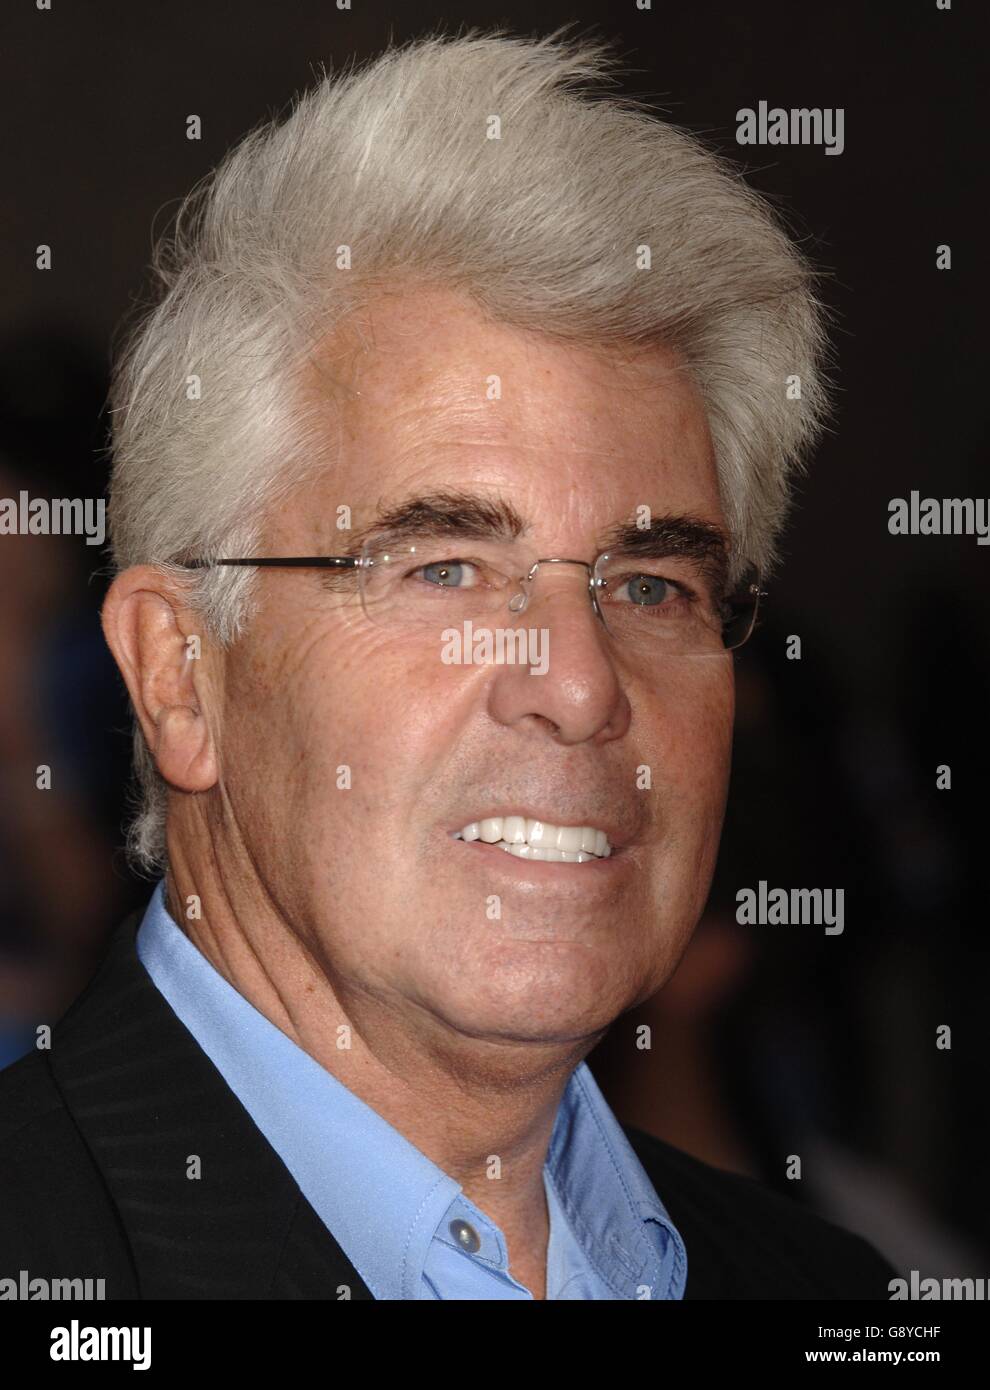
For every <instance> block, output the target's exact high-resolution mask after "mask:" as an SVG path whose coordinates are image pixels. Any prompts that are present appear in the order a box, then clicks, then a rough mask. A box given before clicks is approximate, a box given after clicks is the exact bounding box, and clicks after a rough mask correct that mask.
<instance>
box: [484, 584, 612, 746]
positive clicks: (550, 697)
mask: <svg viewBox="0 0 990 1390" xmlns="http://www.w3.org/2000/svg"><path fill="white" fill-rule="evenodd" d="M538 564H539V569H537V571H536V574H535V575H534V580H535V579H536V578H540V579H542V583H535V582H534V580H528V579H527V582H526V583H525V585H524V592H525V595H526V603H525V605H524V606H523V607H522V609H521V611H516V612H514V614H513V621H514V625H515V626H516V627H523V628H524V629H525V630H526V631H527V633H528V637H527V641H528V651H529V652H530V656H531V661H530V665H528V666H525V665H506V666H500V667H498V668H497V672H496V675H495V676H494V678H493V680H492V682H491V685H490V686H489V688H488V689H489V710H490V713H491V715H492V717H493V718H494V719H497V720H498V721H499V722H500V723H503V724H506V725H509V726H512V727H519V726H522V725H526V724H531V725H533V727H534V728H535V727H540V728H543V729H546V728H547V726H549V728H550V731H551V733H552V735H553V737H555V738H556V739H557V740H558V741H559V742H561V743H564V744H572V743H583V742H589V741H591V742H601V743H605V742H608V741H610V740H611V739H614V738H621V737H622V735H623V734H624V733H625V732H626V730H627V729H628V727H629V722H630V719H631V706H630V703H629V699H628V697H627V695H626V693H625V690H624V689H623V686H622V683H621V681H620V680H619V675H618V671H617V669H616V665H615V662H614V660H613V653H612V651H611V648H610V645H609V640H608V636H607V634H606V632H605V628H604V627H603V625H602V622H601V620H600V619H599V618H598V616H597V614H596V612H595V608H594V605H593V603H592V601H591V596H590V592H589V582H588V581H589V573H590V567H589V566H588V565H587V564H585V562H584V561H580V560H576V561H572V560H561V561H555V562H547V561H542V560H541V561H539V562H538ZM572 566H573V567H574V568H571V567H572ZM577 567H580V568H577ZM534 653H535V654H536V655H537V662H536V663H534V662H533V661H532V656H533V654H534ZM541 663H542V664H541ZM538 671H543V674H539V673H538Z"/></svg>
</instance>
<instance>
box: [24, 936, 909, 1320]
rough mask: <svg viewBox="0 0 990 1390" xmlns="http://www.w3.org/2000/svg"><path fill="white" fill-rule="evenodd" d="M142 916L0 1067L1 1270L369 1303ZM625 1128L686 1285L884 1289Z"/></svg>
mask: <svg viewBox="0 0 990 1390" xmlns="http://www.w3.org/2000/svg"><path fill="white" fill-rule="evenodd" d="M140 917H141V914H139V913H135V914H133V915H132V916H130V917H129V918H127V919H126V921H124V922H123V923H122V924H121V926H120V927H119V928H118V929H117V930H116V931H115V932H114V933H113V935H112V936H111V937H110V939H109V941H108V945H107V950H106V952H105V954H104V956H103V958H102V961H101V963H100V966H99V968H98V970H97V972H96V974H95V975H94V977H93V979H92V980H91V981H90V983H89V985H88V986H87V987H86V989H85V990H84V992H83V993H82V994H81V995H80V996H79V998H78V999H77V1000H76V1001H75V1003H74V1004H73V1005H72V1007H71V1008H70V1009H69V1011H68V1012H67V1013H66V1014H65V1016H64V1018H63V1019H62V1020H61V1021H60V1022H59V1023H58V1024H57V1025H56V1027H55V1028H54V1029H53V1033H52V1046H51V1049H50V1050H42V1051H34V1052H32V1053H30V1054H29V1055H28V1056H26V1057H24V1058H22V1059H21V1060H20V1061H17V1062H15V1063H14V1064H13V1065H12V1066H10V1067H8V1068H6V1070H4V1071H2V1072H0V1278H14V1279H17V1278H18V1276H19V1271H20V1270H22V1269H23V1270H26V1271H27V1273H28V1277H29V1278H36V1277H38V1276H42V1277H44V1278H46V1279H53V1278H79V1279H83V1278H93V1279H101V1278H102V1279H105V1280H106V1297H107V1298H108V1299H121V1298H145V1299H214V1298H225V1299H229V1298H236V1299H332V1300H337V1299H339V1298H341V1297H347V1296H348V1295H347V1294H346V1293H344V1292H343V1290H344V1288H345V1287H346V1289H347V1290H349V1296H350V1297H351V1298H361V1299H370V1298H372V1294H371V1292H370V1291H369V1290H368V1289H367V1288H366V1286H365V1285H364V1283H363V1282H362V1280H361V1277H360V1275H359V1274H358V1273H357V1271H356V1270H355V1269H354V1267H353V1265H352V1264H351V1262H350V1260H349V1259H348V1258H347V1256H346V1255H345V1254H344V1252H343V1251H342V1250H341V1248H340V1246H339V1245H338V1244H337V1242H336V1241H335V1240H334V1238H333V1236H332V1235H331V1234H330V1232H329V1231H328V1230H327V1229H326V1227H325V1226H324V1225H323V1223H322V1221H321V1220H320V1218H319V1217H318V1216H317V1215H316V1213H315V1212H314V1210H313V1208H312V1207H311V1206H310V1205H309V1203H308V1202H307V1201H306V1199H305V1197H304V1196H303V1195H302V1193H301V1192H300V1190H299V1187H298V1185H297V1184H296V1182H295V1180H294V1179H293V1178H292V1176H291V1174H290V1173H289V1172H288V1170H287V1169H286V1167H285V1165H284V1164H283V1162H282V1160H281V1159H280V1158H279V1156H278V1154H277V1153H276V1152H275V1151H274V1149H273V1148H272V1147H271V1145H270V1144H269V1143H268V1141H267V1139H266V1138H265V1137H264V1135H263V1134H262V1133H261V1132H260V1130H259V1129H258V1128H257V1127H256V1126H255V1124H254V1121H253V1120H252V1119H251V1117H250V1115H249V1114H248V1113H247V1111H246V1110H245V1109H244V1107H243V1106H242V1105H241V1103H240V1101H239V1100H238V1099H237V1097H236V1096H235V1095H234V1093H233V1092H232V1091H231V1090H230V1088H229V1087H228V1085H227V1083H226V1082H225V1081H224V1079H223V1077H222V1076H221V1075H220V1073H219V1072H218V1071H217V1069H216V1068H215V1066H214V1065H213V1063H212V1062H211V1061H210V1059H209V1058H208V1057H207V1056H206V1054H205V1053H204V1052H203V1051H202V1049H201V1048H200V1047H199V1045H198V1044H197V1043H196V1041H195V1040H194V1039H193V1037H192V1035H191V1034H190V1033H189V1031H188V1030H187V1029H186V1027H185V1026H184V1024H182V1023H181V1022H180V1021H179V1019H178V1018H177V1017H176V1016H175V1014H174V1013H173V1012H172V1009H171V1008H170V1006H169V1005H168V1003H167V1002H166V1001H165V999H164V998H163V996H162V995H161V994H160V993H159V992H158V990H157V988H156V987H155V985H154V983H153V982H152V980H151V977H150V976H149V975H148V973H147V971H146V970H145V968H144V966H143V965H142V964H141V961H140V959H139V958H138V955H137V950H136V944H135V940H136V935H137V928H138V926H139V925H140ZM626 1133H627V1135H628V1136H629V1139H630V1141H631V1143H632V1145H633V1147H634V1148H635V1150H636V1153H637V1154H638V1156H639V1159H640V1161H641V1162H642V1164H643V1166H644V1168H645V1169H646V1172H647V1173H648V1174H649V1177H650V1180H651V1182H652V1183H653V1185H654V1187H655V1188H656V1191H657V1193H658V1195H659V1197H660V1199H661V1201H662V1202H663V1203H664V1205H665V1206H666V1208H667V1210H668V1212H669V1213H670V1216H671V1219H672V1220H673V1222H674V1224H675V1226H676V1227H677V1228H678V1230H679V1231H680V1233H681V1235H682V1237H683V1239H684V1243H685V1246H686V1249H687V1256H688V1280H687V1291H686V1297H687V1298H689V1299H702V1298H704V1299H767V1298H772V1299H776V1298H784V1299H820V1298H828V1299H844V1298H868V1299H887V1298H888V1297H889V1293H888V1289H887V1283H888V1280H890V1279H892V1278H894V1277H895V1276H896V1272H895V1271H894V1270H893V1269H892V1268H891V1267H890V1266H889V1265H888V1264H887V1263H886V1261H884V1260H882V1259H881V1257H880V1256H879V1255H878V1254H877V1253H876V1251H875V1250H873V1248H872V1247H871V1246H870V1245H868V1244H867V1243H866V1242H865V1241H863V1240H861V1239H860V1238H859V1237H857V1236H853V1235H850V1234H848V1233H847V1232H845V1231H842V1230H840V1229H839V1228H838V1227H836V1226H833V1225H831V1224H830V1223H828V1222H826V1221H824V1220H822V1219H821V1218H819V1217H817V1216H815V1215H813V1214H812V1213H811V1212H809V1211H808V1210H806V1209H805V1208H804V1207H803V1206H801V1205H800V1204H799V1203H798V1202H796V1201H794V1200H792V1199H790V1198H788V1197H784V1196H780V1195H778V1194H777V1193H775V1192H773V1191H772V1190H770V1189H769V1188H767V1187H764V1186H763V1185H761V1184H759V1183H756V1182H753V1181H751V1180H750V1179H747V1178H742V1177H739V1176H736V1175H734V1174H731V1173H726V1172H722V1171H720V1170H718V1169H715V1168H712V1167H710V1166H708V1165H707V1164H705V1163H701V1162H699V1161H698V1160H697V1159H694V1158H691V1157H690V1156H689V1155H687V1154H685V1153H682V1152H681V1151H680V1150H678V1149H675V1148H672V1147H671V1146H670V1145H669V1144H665V1143H663V1142H661V1141H660V1140H659V1139H654V1138H652V1137H651V1136H649V1135H647V1134H644V1133H642V1132H640V1131H638V1130H635V1129H627V1130H626ZM191 1155H197V1156H198V1157H199V1160H200V1162H201V1177H200V1178H199V1179H198V1180H191V1179H190V1178H188V1177H187V1176H186V1174H187V1165H188V1162H189V1159H190V1156H191Z"/></svg>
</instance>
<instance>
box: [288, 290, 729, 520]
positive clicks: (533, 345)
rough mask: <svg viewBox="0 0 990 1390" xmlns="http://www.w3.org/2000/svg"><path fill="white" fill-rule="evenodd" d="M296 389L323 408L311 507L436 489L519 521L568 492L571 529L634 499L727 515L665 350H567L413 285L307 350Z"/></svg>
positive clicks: (691, 399) (684, 389)
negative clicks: (474, 497) (462, 492)
mask: <svg viewBox="0 0 990 1390" xmlns="http://www.w3.org/2000/svg"><path fill="white" fill-rule="evenodd" d="M304 392H305V394H306V396H307V397H308V398H310V399H311V400H312V399H314V398H315V400H316V401H317V402H318V404H319V405H321V406H325V407H327V408H328V409H327V415H326V418H327V445H328V450H327V461H328V467H327V470H326V472H325V474H324V475H323V477H322V478H321V479H320V480H318V481H317V483H316V484H314V486H313V487H312V488H309V489H307V490H306V493H307V495H306V499H305V500H306V504H307V505H310V504H312V503H313V502H314V501H315V500H316V497H317V496H319V498H320V501H321V503H322V504H323V505H321V507H320V510H321V511H322V510H323V506H327V505H330V504H333V505H337V504H339V503H346V504H347V505H350V506H351V507H352V508H356V509H358V510H359V511H361V512H362V513H364V515H362V516H361V517H360V518H355V521H358V520H359V519H360V521H361V522H362V523H364V522H367V521H370V520H371V519H372V517H371V516H370V515H368V512H369V509H370V510H373V509H374V507H375V506H376V505H378V504H379V503H380V502H383V501H385V502H389V503H392V502H395V501H396V500H398V499H399V498H400V497H402V496H404V495H412V494H414V493H415V492H417V491H422V490H424V489H425V487H426V486H428V485H436V484H444V483H446V484H448V485H457V486H461V487H464V488H472V489H474V490H478V489H479V488H481V489H483V488H486V487H487V489H488V490H489V491H491V492H500V493H509V494H511V495H512V496H513V498H514V500H515V501H516V503H517V505H518V506H519V507H520V510H526V509H527V508H528V507H531V508H532V509H535V510H539V509H540V508H541V507H542V508H554V509H558V510H559V509H560V505H561V496H562V494H565V495H567V496H568V497H569V498H570V501H569V502H568V503H567V505H566V507H565V508H564V510H565V511H567V512H568V513H569V519H570V521H572V522H573V523H574V524H579V525H580V524H583V521H584V520H585V519H586V518H590V516H591V515H592V514H593V513H594V514H596V515H597V517H598V519H599V520H601V519H602V514H603V512H604V511H608V510H611V511H612V512H613V513H618V512H621V513H622V514H625V513H627V512H628V511H629V510H630V509H632V508H634V507H636V506H639V505H641V504H644V503H645V504H646V505H648V506H650V507H651V508H653V509H655V510H657V509H663V510H676V511H691V512H693V513H694V514H696V515H698V516H701V517H704V518H706V519H709V520H711V521H719V520H720V519H721V509H720V505H719V497H718V486H717V477H716V472H715V465H714V456H713V451H712V445H711V437H710V434H709V430H708V425H707V421H706V418H705V412H704V406H703V402H702V399H701V395H700V392H699V391H698V388H697V386H696V384H695V383H694V381H693V379H692V377H691V376H690V374H689V372H688V370H687V368H686V364H685V363H684V361H683V360H682V359H681V358H680V357H679V356H678V355H677V354H676V353H675V352H673V351H672V350H670V349H669V348H665V347H650V348H647V349H642V348H636V347H630V346H629V345H624V346H621V347H620V346H611V345H609V346H599V345H586V344H583V343H582V344H578V343H572V342H562V341H560V340H556V339H553V338H550V337H548V336H547V335H545V334H542V333H537V332H533V331H530V330H525V329H519V328H516V327H513V326H510V325H507V324H503V323H499V322H494V321H492V320H491V318H490V317H489V316H488V315H486V314H485V312H484V311H483V309H482V308H481V307H480V306H479V305H477V304H476V303H475V302H474V301H473V300H471V299H470V298H468V297H467V296H465V295H462V294H460V293H457V292H453V291H447V290H441V289H434V288H424V287H420V288H416V289H410V290H407V291H404V292H400V291H395V292H391V293H387V294H382V295H380V296H378V297H376V298H375V299H373V300H372V301H371V302H370V303H369V304H368V305H367V306H365V307H364V308H362V309H361V310H359V311H357V312H355V313H354V314H352V315H350V316H349V317H348V318H347V319H346V320H345V321H344V322H343V323H342V324H341V325H340V326H338V328H337V329H336V330H335V331H334V332H333V333H332V334H330V335H328V337H327V338H326V339H325V340H324V341H323V342H322V343H320V344H319V345H318V347H317V348H316V349H315V350H314V352H313V353H312V354H311V356H310V359H309V362H308V364H307V369H306V373H305V377H304ZM334 499H336V501H334ZM606 519H608V520H613V519H615V517H614V516H612V517H608V518H606Z"/></svg>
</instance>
